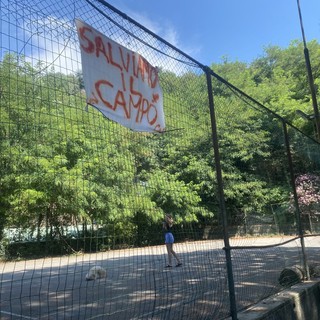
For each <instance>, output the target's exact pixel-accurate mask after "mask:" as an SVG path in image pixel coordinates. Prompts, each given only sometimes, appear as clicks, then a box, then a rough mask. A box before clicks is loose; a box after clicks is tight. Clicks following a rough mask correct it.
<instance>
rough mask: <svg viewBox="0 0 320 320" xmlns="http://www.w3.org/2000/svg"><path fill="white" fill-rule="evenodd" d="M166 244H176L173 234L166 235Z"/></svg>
mask: <svg viewBox="0 0 320 320" xmlns="http://www.w3.org/2000/svg"><path fill="white" fill-rule="evenodd" d="M165 243H174V237H173V234H172V233H171V232H167V233H166V234H165Z"/></svg>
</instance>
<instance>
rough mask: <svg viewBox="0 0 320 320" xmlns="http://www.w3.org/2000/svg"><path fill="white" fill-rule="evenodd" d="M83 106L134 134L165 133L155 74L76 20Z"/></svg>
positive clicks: (130, 53) (134, 55) (143, 62)
mask: <svg viewBox="0 0 320 320" xmlns="http://www.w3.org/2000/svg"><path fill="white" fill-rule="evenodd" d="M76 25H77V30H78V36H79V41H80V47H81V60H82V72H83V80H84V85H85V91H86V95H87V103H88V104H91V105H93V106H94V107H96V108H97V109H99V110H100V111H101V112H102V113H103V114H104V115H105V116H106V117H107V118H109V119H111V120H114V121H116V122H118V123H120V124H122V125H123V126H125V127H128V128H130V129H132V130H135V131H147V132H162V131H164V130H165V122H164V113H163V96H162V90H161V88H160V85H159V79H158V70H157V68H155V67H153V66H152V65H151V64H150V63H149V62H148V61H147V60H146V59H145V58H143V57H142V56H141V55H139V54H138V53H136V52H133V51H131V50H128V49H127V48H125V47H123V46H121V45H120V44H118V43H116V42H114V41H113V40H111V39H109V38H107V37H106V36H104V35H103V34H101V33H100V32H98V31H97V30H95V29H94V28H92V27H91V26H89V25H87V24H86V23H84V22H82V21H80V20H78V19H76Z"/></svg>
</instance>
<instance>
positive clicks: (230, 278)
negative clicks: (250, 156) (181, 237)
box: [204, 67, 237, 320]
mask: <svg viewBox="0 0 320 320" xmlns="http://www.w3.org/2000/svg"><path fill="white" fill-rule="evenodd" d="M204 72H205V73H206V77H207V88H208V99H209V108H210V118H211V130H212V143H213V149H214V158H215V167H216V174H217V183H218V192H219V205H220V215H221V220H222V228H223V238H224V250H225V254H226V264H227V276H228V287H229V298H230V313H231V318H232V320H237V305H236V297H235V296H236V295H235V286H234V279H233V271H232V259H231V248H230V242H229V233H228V221H227V212H226V206H225V199H224V188H223V179H222V170H221V163H220V153H219V145H218V135H217V125H216V116H215V111H214V101H213V90H212V79H211V69H210V68H209V67H205V68H204Z"/></svg>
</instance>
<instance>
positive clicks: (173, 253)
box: [171, 244, 181, 265]
mask: <svg viewBox="0 0 320 320" xmlns="http://www.w3.org/2000/svg"><path fill="white" fill-rule="evenodd" d="M171 253H172V255H173V256H174V257H175V259H176V260H177V263H178V265H181V261H180V259H179V257H178V255H177V254H176V252H175V251H174V250H173V244H172V245H171Z"/></svg>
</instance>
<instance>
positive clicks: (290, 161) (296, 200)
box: [282, 120, 310, 280]
mask: <svg viewBox="0 0 320 320" xmlns="http://www.w3.org/2000/svg"><path fill="white" fill-rule="evenodd" d="M282 126H283V132H284V140H285V144H286V151H287V157H288V164H289V173H290V181H291V187H292V192H293V198H294V204H295V209H296V219H297V225H298V234H299V237H300V243H301V250H302V260H303V267H304V270H305V272H306V278H307V279H308V280H309V279H310V273H309V266H308V263H307V255H306V247H305V243H304V236H303V228H302V223H301V212H300V207H299V201H298V195H297V190H296V184H295V178H294V170H293V163H292V155H291V151H290V141H289V136H288V128H287V124H286V122H285V121H284V120H282Z"/></svg>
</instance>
